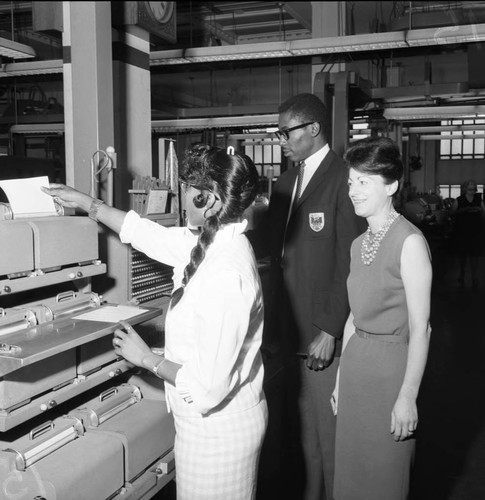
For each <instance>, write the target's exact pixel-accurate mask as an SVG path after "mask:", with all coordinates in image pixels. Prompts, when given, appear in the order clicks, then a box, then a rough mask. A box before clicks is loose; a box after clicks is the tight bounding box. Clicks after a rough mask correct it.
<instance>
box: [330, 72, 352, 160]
mask: <svg viewBox="0 0 485 500" xmlns="http://www.w3.org/2000/svg"><path fill="white" fill-rule="evenodd" d="M333 109H334V113H333V138H332V143H331V146H332V149H333V150H334V151H335V152H336V153H337V154H338V155H339V156H342V155H343V154H344V151H345V150H346V149H347V146H348V144H349V74H348V72H347V71H342V72H340V73H338V74H337V75H336V77H335V93H334V103H333Z"/></svg>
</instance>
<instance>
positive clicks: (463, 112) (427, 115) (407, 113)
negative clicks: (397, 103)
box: [384, 106, 485, 121]
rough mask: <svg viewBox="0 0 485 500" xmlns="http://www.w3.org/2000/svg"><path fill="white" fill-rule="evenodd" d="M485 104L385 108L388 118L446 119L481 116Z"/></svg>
mask: <svg viewBox="0 0 485 500" xmlns="http://www.w3.org/2000/svg"><path fill="white" fill-rule="evenodd" d="M484 116H485V106H423V107H419V108H415V107H413V108H388V109H385V110H384V118H386V119H387V120H399V121H406V120H446V119H451V118H463V119H466V118H481V117H484Z"/></svg>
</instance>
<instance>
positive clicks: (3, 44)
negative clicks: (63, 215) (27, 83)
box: [0, 37, 36, 59]
mask: <svg viewBox="0 0 485 500" xmlns="http://www.w3.org/2000/svg"><path fill="white" fill-rule="evenodd" d="M0 56H2V57H10V58H11V59H27V58H29V57H35V56H36V54H35V50H34V49H33V48H32V47H30V46H29V45H24V44H23V43H18V42H14V41H13V40H9V39H8V38H1V37H0Z"/></svg>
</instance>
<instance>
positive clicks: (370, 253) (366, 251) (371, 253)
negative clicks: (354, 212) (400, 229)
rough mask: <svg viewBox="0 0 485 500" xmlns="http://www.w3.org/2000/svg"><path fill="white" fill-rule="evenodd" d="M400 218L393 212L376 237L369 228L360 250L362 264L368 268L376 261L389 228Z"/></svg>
mask: <svg viewBox="0 0 485 500" xmlns="http://www.w3.org/2000/svg"><path fill="white" fill-rule="evenodd" d="M398 217H399V214H398V213H397V212H396V211H395V210H391V212H390V213H389V215H388V216H387V220H386V222H385V223H384V225H383V226H382V227H381V228H380V229H379V231H377V233H376V234H375V235H373V234H372V232H371V230H370V226H369V227H368V228H367V231H366V232H365V236H364V239H363V240H362V246H361V248H360V256H361V258H362V262H363V263H364V264H365V265H366V266H370V265H371V264H372V262H373V261H374V259H375V257H376V254H377V250H379V246H380V245H381V241H382V240H383V239H384V236H386V233H387V231H389V228H390V227H391V226H392V224H393V223H394V221H395V220H396V219H398Z"/></svg>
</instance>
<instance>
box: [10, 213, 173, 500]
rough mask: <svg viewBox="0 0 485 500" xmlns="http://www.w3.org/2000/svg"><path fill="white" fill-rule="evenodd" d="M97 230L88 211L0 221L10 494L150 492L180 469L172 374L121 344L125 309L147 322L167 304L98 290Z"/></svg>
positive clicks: (126, 495) (121, 495)
mask: <svg viewBox="0 0 485 500" xmlns="http://www.w3.org/2000/svg"><path fill="white" fill-rule="evenodd" d="M98 231H99V230H98V225H97V224H96V223H95V222H93V221H92V220H90V219H89V218H88V217H85V216H75V215H72V216H63V215H59V216H52V217H31V218H29V219H12V220H0V499H5V500H23V499H28V500H33V499H36V500H42V499H45V500H108V499H109V500H118V499H119V500H121V499H123V500H127V499H130V500H135V499H136V500H145V499H146V500H148V499H150V498H152V497H153V496H154V495H155V493H156V492H157V491H159V490H161V489H162V488H163V487H164V486H165V485H166V484H167V483H168V482H169V481H170V480H171V479H173V478H174V475H175V469H174V457H173V442H174V434H175V432H174V425H173V419H172V416H171V414H170V413H168V412H167V409H166V404H165V398H164V390H163V382H162V381H161V380H160V379H158V378H157V377H155V376H154V375H153V374H150V373H148V372H146V371H145V370H143V371H142V370H137V369H136V368H135V367H133V365H131V364H130V363H128V362H127V361H125V360H124V359H123V358H120V357H117V356H116V353H115V352H114V350H113V347H112V339H113V332H114V330H115V329H116V327H117V324H118V321H119V319H126V320H127V321H128V322H129V323H130V324H132V325H138V327H139V328H140V331H143V325H144V324H147V323H149V322H150V320H152V319H153V318H157V317H159V316H160V315H161V314H162V313H163V311H162V309H161V308H160V307H152V306H147V305H146V304H141V305H140V304H136V303H134V302H132V303H130V304H117V303H110V302H107V301H106V300H104V299H103V296H102V295H99V294H97V293H95V292H94V291H92V287H93V282H94V280H93V279H94V278H96V279H97V278H99V277H100V276H102V275H103V274H105V273H106V272H107V267H106V264H104V263H102V262H101V261H100V260H99V246H98V240H99V232H98ZM117 318H119V319H117ZM143 334H144V335H145V339H146V340H147V342H149V345H151V346H153V347H152V348H153V349H154V350H156V349H162V348H163V341H162V340H161V337H160V333H159V332H156V331H151V330H150V329H148V330H147V332H144V333H143Z"/></svg>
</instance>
